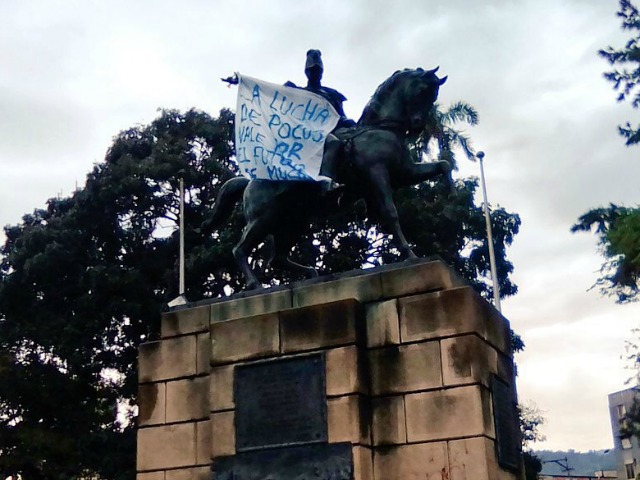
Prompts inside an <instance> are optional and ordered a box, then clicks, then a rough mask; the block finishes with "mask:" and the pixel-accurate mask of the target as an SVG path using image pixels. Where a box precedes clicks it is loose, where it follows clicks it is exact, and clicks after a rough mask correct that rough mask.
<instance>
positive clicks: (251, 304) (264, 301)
mask: <svg viewBox="0 0 640 480" xmlns="http://www.w3.org/2000/svg"><path fill="white" fill-rule="evenodd" d="M293 306H294V305H293V303H292V299H291V290H289V289H286V290H279V291H276V292H267V293H264V294H261V295H252V296H249V297H245V298H238V299H234V300H227V301H224V302H219V303H214V304H212V305H211V323H217V322H224V321H226V320H233V319H235V318H244V317H253V316H256V315H264V314H268V313H275V312H279V311H280V310H286V309H288V308H291V307H293Z"/></svg>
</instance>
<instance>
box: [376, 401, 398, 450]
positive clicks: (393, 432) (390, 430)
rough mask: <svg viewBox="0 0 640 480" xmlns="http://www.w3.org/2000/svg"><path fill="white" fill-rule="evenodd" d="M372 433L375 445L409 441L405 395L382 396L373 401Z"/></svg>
mask: <svg viewBox="0 0 640 480" xmlns="http://www.w3.org/2000/svg"><path fill="white" fill-rule="evenodd" d="M372 410H373V419H372V422H371V423H372V425H371V434H372V442H373V445H375V446H379V445H398V444H403V443H407V428H406V419H405V414H404V397H403V396H397V397H381V398H374V399H373V401H372Z"/></svg>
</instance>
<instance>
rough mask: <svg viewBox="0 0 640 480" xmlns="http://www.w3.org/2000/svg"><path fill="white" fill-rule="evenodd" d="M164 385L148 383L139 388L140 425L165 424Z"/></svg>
mask: <svg viewBox="0 0 640 480" xmlns="http://www.w3.org/2000/svg"><path fill="white" fill-rule="evenodd" d="M165 394H166V388H165V384H164V383H147V384H143V385H139V386H138V425H139V426H146V425H157V424H161V423H165Z"/></svg>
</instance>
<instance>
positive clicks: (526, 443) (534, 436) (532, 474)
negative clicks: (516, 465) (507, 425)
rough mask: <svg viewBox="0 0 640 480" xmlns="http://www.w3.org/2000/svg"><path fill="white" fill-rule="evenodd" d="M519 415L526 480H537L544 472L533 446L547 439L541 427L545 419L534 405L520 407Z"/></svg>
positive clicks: (521, 405)
mask: <svg viewBox="0 0 640 480" xmlns="http://www.w3.org/2000/svg"><path fill="white" fill-rule="evenodd" d="M518 413H519V414H520V431H521V432H522V454H523V457H524V471H525V478H526V480H536V479H537V478H538V474H539V473H540V472H541V471H542V460H540V457H538V456H537V455H536V454H535V452H534V451H533V449H532V448H531V445H532V444H533V443H535V442H539V441H542V440H544V439H545V437H544V435H542V433H541V432H540V427H541V426H542V425H543V424H544V422H545V419H544V417H543V416H542V413H541V412H540V410H539V409H538V407H537V406H536V405H535V404H533V403H529V404H527V405H523V404H520V405H518Z"/></svg>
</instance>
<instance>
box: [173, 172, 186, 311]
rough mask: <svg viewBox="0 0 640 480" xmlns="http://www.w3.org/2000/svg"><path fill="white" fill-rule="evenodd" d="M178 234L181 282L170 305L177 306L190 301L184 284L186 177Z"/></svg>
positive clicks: (182, 186) (182, 193)
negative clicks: (176, 294)
mask: <svg viewBox="0 0 640 480" xmlns="http://www.w3.org/2000/svg"><path fill="white" fill-rule="evenodd" d="M178 236H179V238H180V253H179V259H178V263H179V265H178V269H179V284H178V296H177V297H176V298H174V299H173V300H171V301H170V302H169V303H168V305H169V307H176V306H178V305H185V304H187V303H188V302H189V301H188V300H187V297H186V296H185V285H184V178H180V218H179V221H178Z"/></svg>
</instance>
